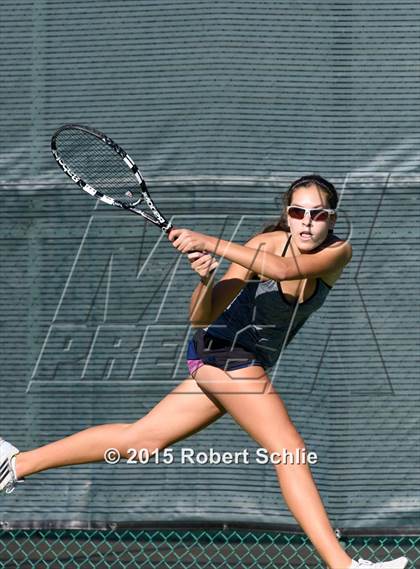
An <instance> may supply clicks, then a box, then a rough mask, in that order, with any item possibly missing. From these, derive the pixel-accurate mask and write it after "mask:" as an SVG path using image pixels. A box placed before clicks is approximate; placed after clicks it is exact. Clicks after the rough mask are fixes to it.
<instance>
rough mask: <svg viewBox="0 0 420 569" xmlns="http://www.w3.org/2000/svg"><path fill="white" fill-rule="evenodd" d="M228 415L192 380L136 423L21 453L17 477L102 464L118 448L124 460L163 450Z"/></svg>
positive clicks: (109, 426) (96, 429)
mask: <svg viewBox="0 0 420 569" xmlns="http://www.w3.org/2000/svg"><path fill="white" fill-rule="evenodd" d="M224 413H225V410H224V409H223V407H222V405H221V404H220V403H218V402H217V401H216V400H214V398H213V397H212V396H211V395H210V394H209V395H206V394H205V393H203V391H202V390H201V388H200V387H199V386H198V385H197V383H196V382H195V381H194V380H193V379H191V378H188V379H186V380H185V381H183V382H182V383H180V384H179V385H178V386H177V387H176V388H175V389H174V390H173V391H171V392H170V393H169V394H168V395H166V396H165V397H164V398H163V399H162V400H161V401H160V402H159V403H158V404H157V405H156V406H155V407H154V408H153V409H152V410H151V411H149V413H147V415H145V416H144V417H142V418H141V419H139V420H138V421H136V422H135V423H127V424H126V423H122V424H119V423H115V424H106V425H98V426H96V427H90V428H88V429H85V430H84V431H80V432H78V433H75V434H74V435H70V436H68V437H65V438H64V439H60V440H58V441H55V442H53V443H49V444H47V445H45V446H42V447H39V448H37V449H34V450H30V451H26V452H20V453H19V454H18V455H16V476H17V478H18V479H20V478H23V477H25V478H26V477H28V476H30V475H31V474H35V473H36V472H41V471H42V470H47V469H48V468H56V467H60V466H69V465H72V464H83V463H87V462H98V461H102V460H103V459H104V453H105V451H106V449H108V448H116V449H117V450H118V451H119V452H120V454H121V456H122V457H126V456H127V450H128V449H129V448H138V449H140V448H146V449H148V450H150V451H151V452H152V451H153V450H154V449H156V448H159V449H163V448H165V447H166V446H168V445H170V444H172V443H174V442H176V441H178V440H182V439H184V438H186V437H189V436H190V435H192V434H194V433H196V432H197V431H199V430H201V429H203V428H204V427H206V426H207V425H209V424H210V423H212V422H213V421H215V420H216V419H218V418H219V417H221V416H222V415H223V414H224Z"/></svg>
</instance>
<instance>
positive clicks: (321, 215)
mask: <svg viewBox="0 0 420 569" xmlns="http://www.w3.org/2000/svg"><path fill="white" fill-rule="evenodd" d="M307 213H309V216H310V218H311V219H312V221H326V220H327V219H328V218H329V216H330V215H333V213H335V209H326V208H315V209H306V208H305V207H299V206H297V205H289V206H288V208H287V214H288V215H290V217H292V218H293V219H303V218H304V217H305V215H306V214H307Z"/></svg>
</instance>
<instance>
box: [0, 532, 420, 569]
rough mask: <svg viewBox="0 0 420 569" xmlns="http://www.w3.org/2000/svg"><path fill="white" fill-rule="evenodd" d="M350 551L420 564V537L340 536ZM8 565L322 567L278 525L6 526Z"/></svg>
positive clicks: (301, 539)
mask: <svg viewBox="0 0 420 569" xmlns="http://www.w3.org/2000/svg"><path fill="white" fill-rule="evenodd" d="M342 543H343V545H344V546H345V548H346V550H347V552H348V554H349V555H350V556H351V557H353V558H359V557H363V558H365V559H370V560H372V561H374V560H380V561H386V560H389V559H391V558H394V557H399V556H401V555H405V556H406V557H408V558H409V559H410V561H411V563H412V564H411V565H410V566H409V567H412V568H413V569H414V568H415V567H420V536H411V537H410V536H394V537H392V536H369V537H367V536H352V537H344V538H342ZM0 563H1V567H2V568H4V569H8V568H16V567H19V568H20V569H30V568H34V569H35V568H36V569H42V568H44V567H45V568H52V569H55V568H62V569H64V568H68V569H70V568H71V569H98V568H100V569H102V568H104V569H134V568H136V569H152V568H153V569H189V568H191V569H193V568H194V569H196V568H200V569H219V568H220V569H222V568H223V569H266V568H267V569H268V568H269V567H270V568H271V569H272V568H274V567H276V568H293V569H308V568H313V569H325V566H324V564H323V563H322V561H321V560H320V558H319V557H318V556H317V555H316V553H315V551H314V548H313V546H312V544H311V543H310V541H309V540H308V538H307V537H306V536H304V535H300V534H287V533H281V532H279V531H273V530H254V529H253V530H250V529H246V530H245V529H241V530H238V529H218V530H208V529H194V530H191V529H165V530H163V529H158V530H152V529H140V530H133V529H123V530H119V529H116V530H68V529H63V530H4V531H3V532H2V535H1V537H0Z"/></svg>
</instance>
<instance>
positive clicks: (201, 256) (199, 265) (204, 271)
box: [187, 251, 219, 282]
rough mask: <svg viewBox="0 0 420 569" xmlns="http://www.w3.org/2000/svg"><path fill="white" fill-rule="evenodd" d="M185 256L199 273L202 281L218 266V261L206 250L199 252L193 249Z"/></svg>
mask: <svg viewBox="0 0 420 569" xmlns="http://www.w3.org/2000/svg"><path fill="white" fill-rule="evenodd" d="M187 257H188V260H189V262H190V263H191V268H192V269H194V271H195V272H196V273H198V274H199V275H200V278H201V280H202V281H203V282H204V280H205V279H206V278H207V277H208V276H209V275H210V273H211V272H212V271H214V270H215V269H217V267H218V266H219V261H217V260H216V259H215V258H214V257H212V256H211V255H210V253H207V252H206V251H203V252H202V253H200V251H194V252H193V253H188V255H187Z"/></svg>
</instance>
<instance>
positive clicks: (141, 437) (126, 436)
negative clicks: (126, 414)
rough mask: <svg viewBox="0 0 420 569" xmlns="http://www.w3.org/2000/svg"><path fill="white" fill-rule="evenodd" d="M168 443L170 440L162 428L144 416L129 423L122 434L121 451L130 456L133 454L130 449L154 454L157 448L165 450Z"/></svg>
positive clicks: (123, 454)
mask: <svg viewBox="0 0 420 569" xmlns="http://www.w3.org/2000/svg"><path fill="white" fill-rule="evenodd" d="M168 444H170V440H169V439H168V435H167V434H165V433H164V432H163V430H162V428H161V427H159V426H156V425H154V424H153V423H152V422H151V421H147V420H146V419H145V418H143V419H142V420H140V421H136V422H135V423H131V424H129V425H127V428H126V429H125V430H124V431H123V433H122V436H121V443H120V452H121V454H122V456H124V457H125V458H128V456H132V454H133V451H132V450H130V449H135V450H136V451H137V452H138V451H140V450H142V452H144V453H146V452H148V453H149V454H152V453H153V452H154V451H156V450H163V449H164V448H165V447H166V446H168ZM143 449H144V450H143Z"/></svg>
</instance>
